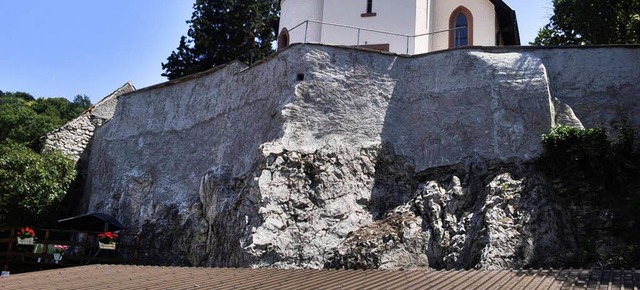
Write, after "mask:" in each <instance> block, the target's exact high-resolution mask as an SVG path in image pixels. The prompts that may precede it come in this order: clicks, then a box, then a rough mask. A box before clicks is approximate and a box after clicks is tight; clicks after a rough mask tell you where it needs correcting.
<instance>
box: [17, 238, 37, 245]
mask: <svg viewBox="0 0 640 290" xmlns="http://www.w3.org/2000/svg"><path fill="white" fill-rule="evenodd" d="M33 244H34V238H33V237H30V238H18V245H33Z"/></svg>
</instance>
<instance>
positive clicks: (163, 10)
mask: <svg viewBox="0 0 640 290" xmlns="http://www.w3.org/2000/svg"><path fill="white" fill-rule="evenodd" d="M345 1H355V0H345ZM387 1H392V0H387ZM194 2H195V1H194V0H98V1H96V0H0V12H1V13H2V16H0V90H2V91H24V92H28V93H30V94H32V95H34V96H35V97H66V98H70V99H72V98H73V96H75V95H77V94H85V95H87V96H89V97H90V98H91V100H92V101H93V102H94V103H95V102H97V101H99V100H100V99H102V98H103V97H104V96H106V95H107V94H109V93H111V92H112V91H113V90H115V89H116V88H118V87H119V86H120V85H122V84H124V83H125V82H127V81H132V82H133V83H134V85H135V86H136V87H137V88H143V87H146V86H150V85H153V84H156V83H160V82H164V81H166V79H165V78H164V77H161V76H160V74H161V73H162V67H161V65H160V63H161V62H166V59H167V57H168V56H169V54H171V51H173V50H174V49H175V48H176V47H177V45H178V42H179V40H180V36H181V35H185V34H186V33H187V29H188V25H187V24H186V23H185V21H186V20H188V19H190V18H191V12H192V11H193V10H192V9H193V8H192V6H193V3H194ZM505 2H506V3H507V4H509V6H511V8H513V9H514V10H516V13H517V15H518V24H519V26H520V36H521V39H522V43H523V44H526V43H528V42H530V41H532V40H533V39H534V38H535V35H536V33H537V31H538V29H539V28H540V27H542V26H543V25H544V24H546V23H547V21H548V18H549V16H550V15H551V11H550V10H551V4H550V0H505Z"/></svg>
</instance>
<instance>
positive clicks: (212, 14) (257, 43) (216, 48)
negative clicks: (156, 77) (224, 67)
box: [162, 0, 279, 80]
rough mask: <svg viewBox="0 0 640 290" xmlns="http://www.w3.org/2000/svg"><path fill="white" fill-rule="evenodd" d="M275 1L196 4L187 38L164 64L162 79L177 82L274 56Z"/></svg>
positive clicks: (210, 0) (229, 0)
mask: <svg viewBox="0 0 640 290" xmlns="http://www.w3.org/2000/svg"><path fill="white" fill-rule="evenodd" d="M278 2H279V1H276V0H197V1H196V3H195V4H194V5H193V8H194V12H193V15H192V17H191V20H189V21H187V23H189V24H190V28H189V32H188V33H187V35H188V36H182V37H181V38H180V44H179V46H178V48H177V50H176V51H173V52H172V53H171V55H170V56H169V57H168V58H167V63H162V69H163V70H164V71H165V72H164V73H163V74H162V76H165V77H167V78H169V79H170V80H171V79H176V78H179V77H183V76H186V75H190V74H193V73H197V72H201V71H205V70H207V69H210V68H213V67H214V66H217V65H221V64H225V63H228V62H230V61H233V60H236V59H238V60H240V61H242V62H245V63H251V62H252V61H257V60H260V59H262V58H264V57H266V56H267V55H269V54H271V53H272V52H273V48H272V47H271V43H272V42H273V41H274V40H276V30H277V27H278V10H279V7H278Z"/></svg>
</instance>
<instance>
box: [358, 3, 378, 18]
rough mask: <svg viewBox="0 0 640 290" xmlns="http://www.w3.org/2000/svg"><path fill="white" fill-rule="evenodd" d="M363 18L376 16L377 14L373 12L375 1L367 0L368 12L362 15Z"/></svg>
mask: <svg viewBox="0 0 640 290" xmlns="http://www.w3.org/2000/svg"><path fill="white" fill-rule="evenodd" d="M360 16H362V17H371V16H376V13H375V12H373V0H367V12H365V13H362V14H360Z"/></svg>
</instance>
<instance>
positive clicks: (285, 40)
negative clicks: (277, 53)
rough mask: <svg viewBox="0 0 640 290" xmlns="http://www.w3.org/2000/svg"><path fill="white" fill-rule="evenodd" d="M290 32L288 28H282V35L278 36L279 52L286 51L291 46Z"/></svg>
mask: <svg viewBox="0 0 640 290" xmlns="http://www.w3.org/2000/svg"><path fill="white" fill-rule="evenodd" d="M289 41H290V38H289V30H287V28H286V27H285V28H282V30H281V31H280V34H279V35H278V50H281V49H284V48H285V47H287V46H289Z"/></svg>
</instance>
